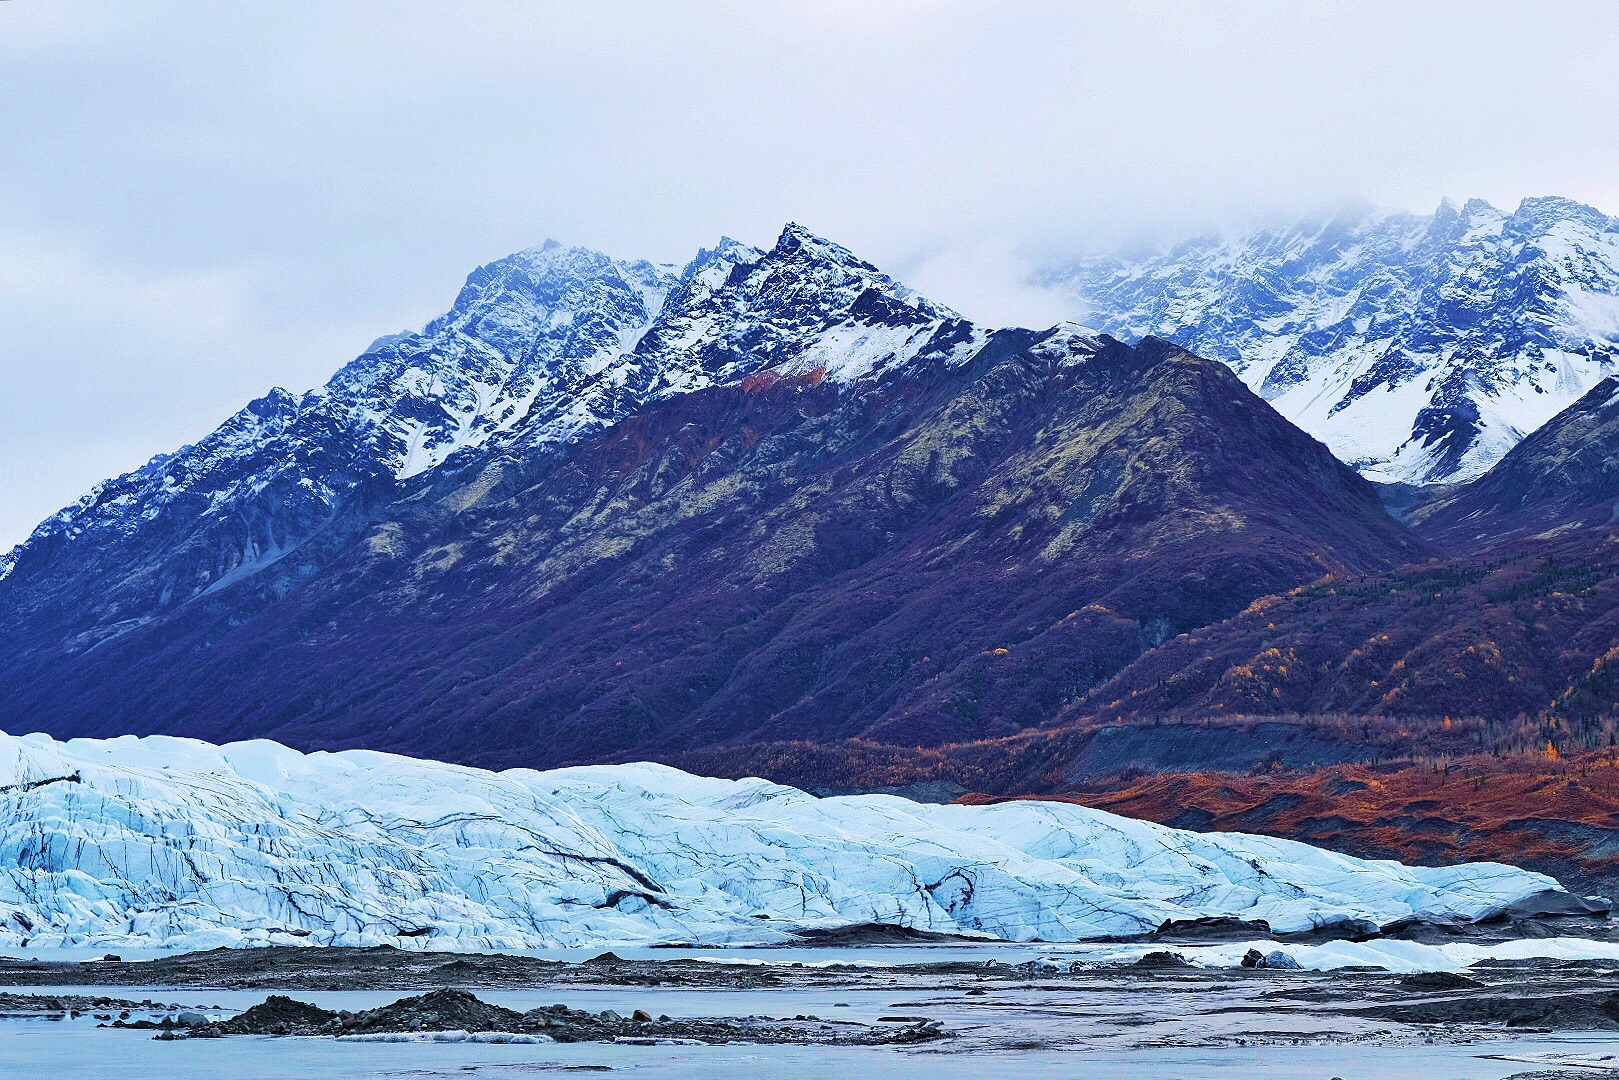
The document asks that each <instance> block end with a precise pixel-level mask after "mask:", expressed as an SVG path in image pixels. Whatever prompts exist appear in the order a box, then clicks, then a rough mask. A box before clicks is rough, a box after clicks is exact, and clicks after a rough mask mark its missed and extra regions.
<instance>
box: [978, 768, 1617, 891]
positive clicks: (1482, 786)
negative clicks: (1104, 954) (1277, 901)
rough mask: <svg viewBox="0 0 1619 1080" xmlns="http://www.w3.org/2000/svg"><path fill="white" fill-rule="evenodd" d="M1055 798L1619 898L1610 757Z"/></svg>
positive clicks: (1126, 788)
mask: <svg viewBox="0 0 1619 1080" xmlns="http://www.w3.org/2000/svg"><path fill="white" fill-rule="evenodd" d="M1052 797H1055V798H1062V799H1064V800H1066V801H1072V802H1079V803H1083V804H1085V805H1087V806H1095V807H1099V808H1101V809H1103V810H1109V811H1112V812H1114V813H1119V814H1127V815H1129V816H1131V817H1139V818H1146V819H1148V820H1150V821H1159V822H1163V823H1165V824H1169V825H1175V826H1178V827H1182V828H1192V829H1199V830H1212V831H1238V832H1257V833H1267V834H1270V835H1273V836H1285V837H1290V838H1293V839H1297V840H1305V841H1308V842H1310V843H1314V844H1320V845H1322V846H1324V847H1329V848H1332V849H1334V850H1337V851H1344V852H1347V853H1349V854H1352V855H1358V856H1362V857H1365V858H1387V859H1399V860H1401V861H1402V862H1412V863H1419V864H1423V865H1430V866H1433V865H1441V866H1442V865H1448V864H1451V863H1458V862H1466V861H1471V860H1480V859H1484V860H1493V861H1497V862H1508V863H1513V864H1516V865H1518V866H1523V867H1527V868H1529V869H1532V870H1538V871H1540V872H1542V873H1546V874H1551V875H1552V876H1553V877H1555V878H1557V879H1558V880H1559V881H1561V882H1563V883H1564V884H1565V885H1566V886H1568V887H1570V888H1572V889H1575V890H1578V891H1595V892H1598V893H1601V894H1603V895H1608V896H1613V895H1619V766H1616V764H1615V760H1614V758H1613V756H1612V752H1611V751H1608V752H1593V753H1588V754H1585V755H1581V756H1578V757H1576V758H1573V759H1566V760H1558V761H1552V760H1548V759H1547V758H1546V757H1545V756H1543V755H1542V756H1534V757H1529V756H1525V757H1519V758H1515V759H1509V760H1501V759H1497V758H1493V757H1488V756H1485V757H1475V758H1461V759H1457V760H1454V761H1449V762H1447V763H1445V764H1444V765H1443V766H1438V765H1434V764H1429V763H1423V764H1387V765H1381V766H1367V765H1338V766H1333V767H1331V768H1327V769H1321V770H1317V771H1314V772H1310V773H1304V774H1297V773H1291V774H1275V775H1257V776H1256V775H1231V774H1220V773H1190V774H1189V773H1165V774H1159V775H1155V776H1150V777H1144V778H1141V779H1139V780H1136V781H1134V782H1132V783H1128V784H1125V785H1122V786H1119V787H1117V788H1116V789H1111V790H1096V791H1076V792H1070V793H1067V794H1064V795H1061V796H1052ZM969 801H982V800H969Z"/></svg>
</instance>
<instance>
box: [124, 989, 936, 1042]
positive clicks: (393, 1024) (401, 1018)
mask: <svg viewBox="0 0 1619 1080" xmlns="http://www.w3.org/2000/svg"><path fill="white" fill-rule="evenodd" d="M197 1021H198V1022H197V1023H195V1024H193V1025H190V1026H185V1027H184V1028H183V1030H181V1029H180V1028H179V1027H177V1026H176V1025H174V1024H172V1023H170V1024H169V1025H168V1027H166V1028H165V1031H167V1030H169V1028H174V1029H175V1033H176V1034H183V1035H186V1036H189V1037H191V1038H214V1037H218V1036H224V1035H381V1034H390V1033H410V1032H434V1031H468V1032H510V1033H513V1034H527V1035H545V1036H548V1037H550V1038H552V1039H554V1040H556V1041H557V1042H632V1043H635V1042H652V1043H656V1042H661V1041H674V1040H680V1041H697V1042H704V1043H723V1042H732V1041H747V1042H770V1043H843V1044H855V1045H892V1044H904V1043H916V1042H927V1041H929V1040H932V1039H939V1038H944V1037H945V1036H946V1035H947V1034H948V1033H947V1032H945V1031H943V1030H942V1029H941V1028H940V1026H939V1023H938V1021H936V1020H928V1019H926V1018H923V1017H900V1018H894V1021H893V1022H890V1023H882V1024H879V1025H878V1026H867V1025H865V1024H857V1023H851V1022H847V1021H840V1022H837V1023H834V1022H832V1021H824V1020H821V1019H820V1018H818V1017H814V1016H797V1017H794V1018H793V1019H791V1020H773V1019H771V1018H770V1017H766V1016H750V1017H742V1018H708V1019H685V1020H675V1019H672V1018H670V1017H668V1016H660V1017H658V1018H657V1019H655V1020H654V1019H653V1018H652V1016H651V1014H650V1013H647V1012H645V1011H643V1010H640V1009H637V1010H635V1011H634V1013H633V1014H632V1015H630V1016H629V1017H624V1016H620V1015H619V1014H618V1013H616V1012H614V1011H613V1010H611V1009H607V1010H603V1011H602V1012H597V1013H593V1012H589V1011H586V1010H584V1009H570V1008H568V1007H567V1006H566V1005H548V1006H544V1007H542V1008H538V1009H531V1010H530V1011H528V1012H526V1013H520V1012H516V1011H514V1010H512V1009H506V1008H502V1007H501V1006H499V1005H491V1004H489V1003H488V1002H485V1001H481V1000H479V999H478V998H477V997H475V996H474V995H472V994H469V993H467V992H466V991H465V990H435V991H433V992H432V993H430V994H421V995H418V996H416V997H408V998H401V999H400V1000H398V1001H395V1002H393V1003H392V1004H389V1005H383V1006H381V1007H380V1008H376V1009H367V1010H365V1011H363V1012H357V1013H350V1012H332V1011H331V1010H329V1009H322V1008H320V1007H319V1006H316V1005H310V1004H308V1003H307V1002H303V1001H297V1000H294V999H292V998H289V997H284V996H282V995H279V994H275V995H271V996H270V997H269V998H267V999H266V1000H265V1001H264V1002H263V1003H262V1004H259V1005H255V1006H253V1007H252V1008H251V1009H248V1010H247V1011H246V1012H244V1013H242V1014H241V1015H239V1016H236V1017H234V1018H233V1019H231V1020H227V1021H225V1022H223V1023H217V1024H215V1023H209V1022H208V1021H207V1020H205V1019H203V1018H202V1017H198V1018H197ZM154 1026H155V1025H154Z"/></svg>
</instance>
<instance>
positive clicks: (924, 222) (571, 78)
mask: <svg viewBox="0 0 1619 1080" xmlns="http://www.w3.org/2000/svg"><path fill="white" fill-rule="evenodd" d="M1616 12H1619V7H1616V5H1614V4H1612V3H1611V2H1598V3H1587V4H1556V3H1548V2H1545V0H1542V2H1540V3H1536V4H1533V5H1529V4H1511V5H1506V4H1503V5H1493V4H1488V3H1476V2H1475V3H1465V4H1463V3H1456V4H1439V3H1434V4H1423V3H1418V2H1415V0H1405V2H1402V3H1398V4H1387V5H1379V4H1372V3H1366V2H1362V0H1356V2H1354V3H1342V4H1325V3H1299V2H1289V3H1276V4H1269V3H1224V2H1219V0H1200V2H1197V3H1186V4H1175V3H1138V4H1123V3H1116V2H1110V3H1101V4H1087V3H1081V2H1078V0H1061V2H1054V3H1040V2H1035V0H1016V2H999V3H974V2H967V0H961V2H955V0H780V2H776V0H746V2H737V3H720V2H714V3H683V2H677V0H656V2H647V3H616V2H606V0H590V2H588V3H581V2H578V0H570V2H567V3H556V4H550V3H543V2H539V0H523V2H518V0H511V2H506V3H496V2H478V3H454V2H449V0H421V2H419V3H400V2H396V3H364V2H360V0H343V2H340V3H337V2H323V3H308V4H305V3H296V2H292V0H275V2H273V3H241V2H238V0H220V2H217V3H186V2H164V3H158V2H151V3H146V2H142V0H109V2H106V3H71V2H57V0H0V376H3V378H0V548H3V547H4V546H7V545H9V544H10V543H13V542H16V541H17V540H20V539H22V538H23V536H25V535H26V533H27V532H28V530H29V529H30V528H31V527H32V526H33V525H34V524H35V523H36V522H37V521H38V520H40V519H41V518H43V517H44V516H45V515H47V514H49V513H51V512H52V511H54V510H55V509H57V508H58V507H60V506H62V505H64V504H66V503H69V502H71V501H72V500H74V499H75V498H77V497H78V496H79V495H80V494H81V493H82V492H83V491H84V490H85V489H86V488H88V487H89V486H90V485H91V484H93V483H94V482H95V481H97V480H99V479H101V478H103V477H105V476H109V475H112V474H116V473H119V472H123V471H126V470H128V469H131V468H134V467H137V466H139V465H140V464H141V463H142V462H143V461H145V460H146V459H147V458H148V457H150V456H151V455H152V454H154V453H157V452H160V451H164V450H169V449H173V448H174V447H176V446H178V445H180V444H182V443H184V442H188V441H192V440H194V439H196V438H198V437H200V436H202V435H203V434H205V433H206V432H207V431H208V430H210V429H211V428H212V427H213V426H215V425H216V424H217V423H218V422H219V421H220V420H222V419H223V418H224V417H225V416H227V415H229V414H230V413H231V412H233V411H235V410H236V409H237V408H239V407H240V406H241V405H242V404H244V403H245V402H246V401H247V400H249V399H250V398H252V397H256V396H258V395H260V394H262V393H263V392H264V391H265V390H267V389H268V388H269V387H271V386H274V385H282V386H286V387H288V388H291V389H294V390H302V389H306V388H308V387H311V386H314V385H317V384H319V383H322V382H324V381H325V380H326V378H327V377H328V376H329V375H330V374H331V372H332V371H334V370H335V369H336V368H337V367H338V366H339V365H341V364H342V363H343V362H345V361H346V360H348V359H350V358H351V357H353V356H354V355H355V354H356V353H358V352H359V351H360V350H361V349H363V348H364V346H365V345H366V343H367V342H369V341H370V340H371V339H372V338H374V337H376V336H378V335H379V334H383V333H388V332H392V331H395V330H399V329H403V328H416V327H419V326H420V325H421V324H422V323H424V322H425V321H426V320H427V319H428V318H430V317H432V316H433V315H435V314H437V313H439V312H441V311H442V310H444V309H445V308H446V307H447V306H448V304H449V302H450V300H451V299H452V298H453V297H454V294H455V291H456V289H457V287H458V286H459V284H460V282H461V280H462V279H463V278H464V277H465V275H466V273H467V272H468V271H469V270H470V269H471V268H473V267H474V266H476V265H478V264H480V263H483V262H487V261H489V260H490V259H493V258H498V257H499V256H501V255H504V254H506V253H508V252H510V251H513V250H516V249H519V248H523V247H527V246H530V245H533V244H536V243H538V242H540V241H542V240H544V239H545V238H546V237H555V238H557V239H559V240H561V241H564V242H568V243H578V244H585V245H589V246H593V247H598V248H601V249H602V250H605V251H607V252H609V253H610V254H614V255H620V256H644V257H648V258H654V259H660V260H669V261H680V260H683V259H685V258H686V257H687V256H689V255H690V254H691V253H692V252H693V251H694V249H696V248H697V247H698V246H700V245H703V244H711V243H712V242H713V241H714V239H716V238H717V237H718V236H719V235H721V234H728V235H731V236H735V237H737V238H738V239H742V240H746V241H750V242H753V243H756V244H765V243H768V242H770V241H771V240H773V239H774V237H775V235H776V233H777V231H778V230H779V229H780V226H781V224H782V223H783V222H784V221H786V220H788V219H793V220H797V221H800V222H802V223H803V224H805V225H806V226H808V227H809V228H811V229H813V230H815V231H817V232H819V233H822V234H823V235H826V236H829V237H831V238H833V239H835V240H838V241H840V242H842V243H843V244H845V245H847V246H849V247H851V248H853V249H854V250H855V251H856V252H857V253H859V254H861V255H862V256H864V257H865V258H867V259H870V260H871V261H873V262H876V263H878V264H879V265H881V266H883V267H884V268H885V269H888V270H890V271H891V272H893V273H895V274H896V275H897V276H899V277H901V278H902V279H905V280H907V281H908V282H910V283H911V284H913V285H915V286H917V287H918V288H920V289H921V290H922V291H924V292H926V293H928V294H930V295H932V296H933V297H935V298H936V299H938V300H940V301H942V302H944V303H947V304H949V305H951V306H954V307H956V308H958V309H959V310H961V311H963V312H964V313H966V314H968V315H970V316H973V317H976V318H979V319H982V320H984V321H987V322H992V323H1007V322H1021V323H1026V324H1035V323H1049V322H1051V321H1054V320H1055V319H1056V318H1058V317H1060V316H1061V315H1062V314H1063V312H1062V311H1061V309H1060V308H1059V307H1058V306H1057V305H1056V304H1055V302H1054V301H1053V299H1052V298H1051V297H1049V296H1045V295H1042V294H1039V293H1037V292H1033V291H1031V290H1029V289H1026V288H1024V287H1022V286H1021V285H1020V280H1021V278H1022V276H1023V274H1024V273H1025V272H1026V268H1027V266H1028V265H1029V260H1030V259H1036V258H1039V257H1041V256H1044V255H1048V254H1050V253H1053V252H1061V251H1064V250H1072V249H1074V248H1078V247H1083V246H1092V245H1097V244H1107V243H1113V242H1116V241H1119V240H1121V239H1134V238H1140V237H1143V236H1159V235H1175V234H1178V233H1182V232H1188V231H1201V230H1203V229H1207V228H1214V227H1222V226H1227V225H1233V224H1241V223H1247V222H1251V221H1255V220H1259V219H1263V218H1265V217H1267V216H1269V215H1275V214H1291V213H1298V212H1302V211H1307V210H1310V209H1315V208H1319V207H1322V206H1326V205H1329V204H1332V203H1335V202H1337V201H1340V200H1343V199H1362V200H1370V201H1372V202H1375V203H1379V204H1384V205H1389V206H1395V207H1404V208H1410V209H1420V210H1423V211H1428V210H1431V209H1432V208H1433V206H1434V205H1435V204H1437V203H1438V201H1439V199H1440V198H1441V197H1443V196H1447V195H1448V196H1451V197H1453V198H1456V199H1465V198H1467V197H1471V196H1478V197H1482V198H1486V199H1489V200H1490V201H1491V202H1494V203H1496V204H1497V205H1500V206H1508V207H1510V206H1515V205H1516V203H1517V201H1518V199H1520V198H1521V197H1523V196H1525V195H1536V194H1561V195H1567V196H1570V197H1573V198H1576V199H1580V200H1582V201H1585V202H1589V203H1592V204H1594V205H1596V206H1598V207H1601V208H1603V209H1605V210H1607V211H1608V212H1610V213H1614V212H1619V104H1616V103H1619V94H1616V93H1615V90H1614V87H1615V81H1614V79H1615V76H1614V72H1615V66H1614V57H1615V56H1616V55H1619V14H1616Z"/></svg>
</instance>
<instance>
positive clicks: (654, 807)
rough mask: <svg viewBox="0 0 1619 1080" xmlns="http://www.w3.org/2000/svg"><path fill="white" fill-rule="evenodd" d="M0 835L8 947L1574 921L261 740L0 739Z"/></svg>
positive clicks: (813, 804)
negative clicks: (886, 928)
mask: <svg viewBox="0 0 1619 1080" xmlns="http://www.w3.org/2000/svg"><path fill="white" fill-rule="evenodd" d="M0 820H4V821H5V822H6V823H7V828H6V829H5V830H4V832H3V834H0V945H3V946H6V947H11V948H24V947H26V948H35V949H37V948H42V947H43V948H48V947H52V946H64V945H92V946H106V945H113V946H131V945H136V946H165V947H172V948H187V949H196V948H211V947H216V946H220V945H252V944H289V945H290V944H309V945H376V944H390V945H395V946H398V947H402V948H418V949H421V948H427V949H455V948H461V949H490V948H535V947H546V946H581V945H583V946H603V945H609V944H621V943H623V944H656V943H696V944H721V943H783V942H790V941H792V940H794V939H795V936H796V935H797V934H799V933H800V932H802V931H805V930H828V929H838V928H846V927H854V926H861V925H868V924H871V923H880V924H888V925H896V926H906V927H914V928H917V929H922V930H929V931H935V932H944V933H952V934H968V935H972V936H978V937H994V938H1002V939H1009V940H1018V941H1030V940H1041V941H1082V940H1087V939H1095V938H1119V937H1129V936H1134V935H1141V934H1147V933H1150V932H1152V931H1153V930H1156V929H1157V928H1158V927H1160V926H1161V925H1162V924H1163V923H1164V922H1166V921H1168V920H1190V919H1198V918H1220V917H1228V918H1238V919H1245V920H1249V921H1254V922H1259V921H1263V922H1265V923H1267V924H1268V925H1269V927H1270V929H1271V930H1273V931H1275V932H1278V933H1288V932H1301V931H1310V930H1312V929H1315V928H1317V927H1321V926H1326V925H1330V924H1341V923H1345V922H1350V923H1353V924H1356V925H1359V926H1363V927H1365V928H1366V929H1367V930H1370V931H1373V932H1375V929H1376V927H1378V926H1382V925H1386V924H1388V923H1390V922H1393V921H1395V920H1399V919H1409V918H1413V917H1415V918H1430V919H1436V920H1444V921H1454V920H1468V919H1477V918H1480V917H1482V916H1486V915H1488V914H1489V913H1490V912H1492V911H1493V910H1498V909H1501V908H1503V907H1504V906H1506V905H1510V904H1514V903H1517V902H1523V901H1529V902H1531V903H1534V902H1539V903H1544V902H1545V901H1546V899H1547V898H1548V897H1550V898H1551V899H1553V900H1561V901H1563V902H1565V903H1572V904H1574V905H1578V904H1579V902H1578V901H1577V900H1574V898H1572V897H1568V896H1566V895H1563V894H1561V893H1560V891H1559V890H1558V885H1557V883H1556V882H1555V881H1554V880H1553V879H1551V878H1549V877H1546V876H1544V875H1541V874H1535V873H1530V872H1528V871H1525V870H1518V869H1515V868H1512V867H1508V866H1503V865H1500V864H1496V863H1472V864H1461V865H1455V866H1444V867H1414V866H1412V867H1408V866H1401V865H1399V864H1398V863H1394V862H1387V861H1365V860H1361V859H1355V858H1351V857H1349V856H1347V855H1339V854H1335V853H1332V852H1327V851H1323V850H1321V849H1319V848H1314V847H1310V846H1309V845H1306V844H1302V843H1297V842H1294V841H1289V840H1279V839H1273V838H1269V837H1260V836H1245V835H1242V834H1240V833H1215V834H1210V835H1200V834H1197V833H1191V832H1183V831H1180V830H1177V829H1171V828H1168V827H1166V826H1162V825H1155V824H1152V823H1149V822H1143V821H1135V820H1131V819H1129V818H1121V817H1115V816H1114V815H1112V814H1108V813H1105V812H1103V811H1100V810H1093V809H1090V808H1087V807H1081V806H1075V805H1072V804H1067V803H1054V802H1016V803H1004V804H1001V805H997V806H928V805H922V804H918V803H913V802H910V801H908V800H905V799H901V798H897V797H895V796H891V795H865V796H855V797H844V798H831V799H816V798H814V797H812V796H810V795H806V794H805V793H804V792H801V791H798V790H795V789H793V788H788V787H782V786H779V785H776V784H770V783H767V782H765V781H763V780H757V779H749V780H711V779H706V778H703V777H698V776H692V775H689V774H687V773H683V772H680V771H678V770H675V769H671V768H667V767H664V766H659V765H650V764H636V765H610V766H592V767H586V768H576V769H561V770H556V771H552V772H533V771H529V770H521V769H520V770H512V771H509V772H502V773H492V772H485V771H482V770H479V769H470V768H465V767H461V766H454V765H444V764H440V763H438V762H433V761H424V760H419V759H413V758H405V757H396V756H394V755H391V754H378V753H372V752H369V751H347V752H344V753H338V754H325V753H317V754H308V755H305V754H300V753H297V752H295V751H292V750H289V749H287V748H286V747H283V746H280V745H277V744H276V743H272V742H265V741H256V742H249V743H232V744H229V745H226V746H214V745H210V744H208V743H203V742H198V741H195V740H191V739H172V738H162V737H157V738H148V739H134V738H129V737H124V738H119V739H111V740H107V741H97V740H89V739H78V740H73V741H71V742H65V743H63V742H56V741H54V740H52V739H49V738H47V737H45V736H43V735H31V736H27V737H24V738H18V737H14V736H9V735H6V734H4V733H0ZM1368 924H1369V925H1368ZM1262 932H1263V931H1261V933H1262Z"/></svg>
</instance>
